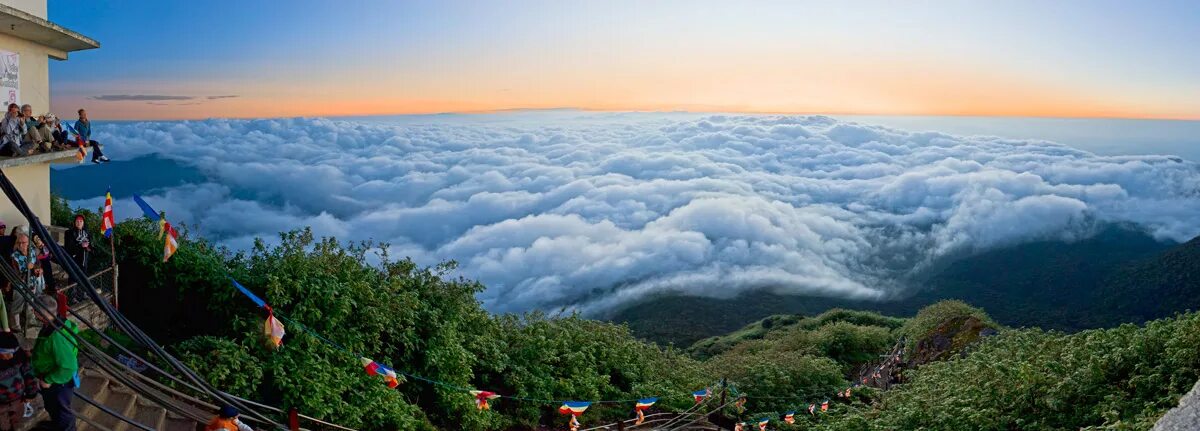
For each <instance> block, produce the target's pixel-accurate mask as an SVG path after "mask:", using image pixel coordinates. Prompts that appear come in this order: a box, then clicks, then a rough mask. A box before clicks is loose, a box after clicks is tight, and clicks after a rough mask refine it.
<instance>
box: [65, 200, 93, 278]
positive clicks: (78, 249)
mask: <svg viewBox="0 0 1200 431" xmlns="http://www.w3.org/2000/svg"><path fill="white" fill-rule="evenodd" d="M66 240H67V254H69V255H71V259H72V260H74V261H75V263H77V264H79V268H80V269H83V271H84V272H85V273H86V272H87V263H88V255H89V254H91V252H92V234H90V233H88V230H87V228H86V227H85V226H84V218H83V214H78V215H76V216H75V224H74V225H72V226H71V229H68V230H67V238H66Z"/></svg>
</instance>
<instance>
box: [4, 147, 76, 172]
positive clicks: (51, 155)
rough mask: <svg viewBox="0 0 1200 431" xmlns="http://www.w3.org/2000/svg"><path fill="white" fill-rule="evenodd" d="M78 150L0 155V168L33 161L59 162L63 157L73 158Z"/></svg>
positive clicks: (30, 163)
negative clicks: (15, 155)
mask: <svg viewBox="0 0 1200 431" xmlns="http://www.w3.org/2000/svg"><path fill="white" fill-rule="evenodd" d="M78 152H79V150H78V149H70V150H62V151H51V152H48V153H39V154H34V155H31V156H17V157H0V168H14V167H17V166H25V165H32V164H35V163H53V162H60V161H62V160H64V159H74V158H75V154H76V153H78Z"/></svg>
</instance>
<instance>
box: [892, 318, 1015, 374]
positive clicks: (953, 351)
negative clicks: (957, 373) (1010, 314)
mask: <svg viewBox="0 0 1200 431" xmlns="http://www.w3.org/2000/svg"><path fill="white" fill-rule="evenodd" d="M994 334H996V330H995V329H994V328H992V327H991V326H989V325H988V324H987V323H986V322H984V321H982V320H979V319H978V318H976V317H974V316H961V317H955V318H953V319H949V320H947V321H945V322H943V323H942V324H941V325H938V327H937V329H935V330H934V331H933V332H932V333H930V334H929V335H927V336H926V337H925V338H922V339H920V340H917V346H916V349H914V350H913V352H912V355H911V356H910V357H909V360H908V363H907V365H908V366H909V367H912V368H915V367H917V366H920V365H923V364H927V363H930V362H934V361H940V360H944V359H949V358H950V357H952V356H954V355H965V354H966V352H967V350H968V348H969V347H970V346H971V345H972V344H975V342H977V341H979V340H980V339H982V338H984V337H987V336H989V335H994Z"/></svg>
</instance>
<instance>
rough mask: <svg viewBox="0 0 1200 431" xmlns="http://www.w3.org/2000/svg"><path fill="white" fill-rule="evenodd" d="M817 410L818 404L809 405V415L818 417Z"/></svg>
mask: <svg viewBox="0 0 1200 431" xmlns="http://www.w3.org/2000/svg"><path fill="white" fill-rule="evenodd" d="M816 410H817V405H816V404H809V405H808V414H810V415H813V416H816V415H817V412H816Z"/></svg>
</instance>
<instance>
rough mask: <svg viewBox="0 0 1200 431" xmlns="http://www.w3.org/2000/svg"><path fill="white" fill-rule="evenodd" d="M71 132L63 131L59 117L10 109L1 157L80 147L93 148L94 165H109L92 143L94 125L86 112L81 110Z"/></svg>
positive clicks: (1, 123) (1, 129)
mask: <svg viewBox="0 0 1200 431" xmlns="http://www.w3.org/2000/svg"><path fill="white" fill-rule="evenodd" d="M68 129H70V130H71V131H72V132H73V134H74V135H75V139H72V138H71V135H72V132H68V131H67V130H63V124H62V122H60V121H59V119H58V116H56V115H54V114H53V113H46V114H43V115H39V116H34V114H33V107H32V106H30V105H28V104H26V105H25V106H17V104H16V103H12V104H9V105H8V112H6V113H5V114H4V119H3V120H0V156H12V157H16V156H27V155H31V154H37V153H38V152H50V151H62V150H67V149H71V148H76V147H78V145H79V144H78V143H79V142H82V143H83V145H86V146H88V147H91V148H92V163H103V162H108V161H109V160H108V157H105V156H104V152H103V151H102V148H101V147H102V145H100V143H99V142H96V141H95V140H92V123H91V121H89V120H88V116H87V110H85V109H80V110H79V119H78V120H76V121H75V126H74V128H71V127H68Z"/></svg>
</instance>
